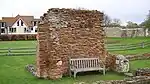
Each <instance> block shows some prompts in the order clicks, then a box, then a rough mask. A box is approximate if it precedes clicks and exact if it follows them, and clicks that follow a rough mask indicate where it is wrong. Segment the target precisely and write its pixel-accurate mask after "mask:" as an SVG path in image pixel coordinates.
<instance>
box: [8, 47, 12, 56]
mask: <svg viewBox="0 0 150 84" xmlns="http://www.w3.org/2000/svg"><path fill="white" fill-rule="evenodd" d="M10 55H11V48H8V56H10Z"/></svg>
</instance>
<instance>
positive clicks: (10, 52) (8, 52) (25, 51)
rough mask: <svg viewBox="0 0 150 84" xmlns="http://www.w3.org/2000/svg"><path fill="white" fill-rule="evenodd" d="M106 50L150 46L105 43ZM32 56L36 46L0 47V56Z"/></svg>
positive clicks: (144, 44)
mask: <svg viewBox="0 0 150 84" xmlns="http://www.w3.org/2000/svg"><path fill="white" fill-rule="evenodd" d="M105 47H106V49H107V50H108V51H121V50H133V49H138V48H147V47H150V42H141V43H137V44H127V45H123V44H107V45H106V46H105ZM30 55H31V56H33V55H36V48H1V49H0V56H30Z"/></svg>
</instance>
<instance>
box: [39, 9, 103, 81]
mask: <svg viewBox="0 0 150 84" xmlns="http://www.w3.org/2000/svg"><path fill="white" fill-rule="evenodd" d="M41 19H42V22H41V24H40V25H39V28H38V36H39V37H38V49H37V51H38V52H37V75H38V76H39V77H44V78H48V79H58V78H61V77H62V75H64V74H66V73H67V72H68V66H69V65H68V60H69V58H83V57H99V58H100V59H101V60H105V57H106V50H105V48H104V30H103V28H102V27H101V24H102V20H103V13H101V12H99V11H97V10H77V9H58V8H52V9H49V10H48V11H47V13H45V14H44V15H43V16H42V17H41Z"/></svg>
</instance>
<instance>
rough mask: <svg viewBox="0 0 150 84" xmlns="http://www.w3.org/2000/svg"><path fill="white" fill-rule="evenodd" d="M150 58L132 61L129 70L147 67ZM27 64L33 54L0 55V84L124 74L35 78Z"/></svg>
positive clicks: (68, 83) (66, 83) (109, 76)
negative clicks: (26, 67) (28, 69)
mask: <svg viewBox="0 0 150 84" xmlns="http://www.w3.org/2000/svg"><path fill="white" fill-rule="evenodd" d="M149 61H150V60H137V61H132V62H131V63H130V64H131V71H133V70H136V69H137V68H143V67H149V68H150V62H149ZM27 64H35V56H13V57H8V56H3V57H0V84H73V83H75V82H88V83H91V82H94V81H98V80H121V79H124V78H125V76H123V75H121V74H117V73H114V72H107V73H106V75H105V76H103V75H102V74H101V73H98V72H90V73H79V74H78V75H77V78H76V79H74V78H73V77H63V78H62V79H59V80H44V79H37V78H36V77H34V76H32V75H31V74H30V73H29V72H28V71H26V70H25V66H26V65H27Z"/></svg>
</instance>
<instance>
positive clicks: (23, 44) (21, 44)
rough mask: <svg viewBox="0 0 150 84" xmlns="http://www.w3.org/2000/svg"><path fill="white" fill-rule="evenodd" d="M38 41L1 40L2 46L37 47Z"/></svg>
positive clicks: (0, 46)
mask: <svg viewBox="0 0 150 84" xmlns="http://www.w3.org/2000/svg"><path fill="white" fill-rule="evenodd" d="M36 43H37V42H36V41H0V48H35V47H36Z"/></svg>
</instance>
